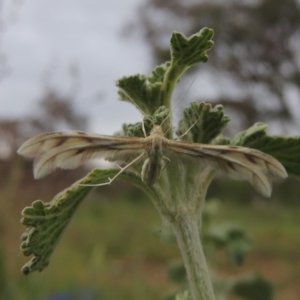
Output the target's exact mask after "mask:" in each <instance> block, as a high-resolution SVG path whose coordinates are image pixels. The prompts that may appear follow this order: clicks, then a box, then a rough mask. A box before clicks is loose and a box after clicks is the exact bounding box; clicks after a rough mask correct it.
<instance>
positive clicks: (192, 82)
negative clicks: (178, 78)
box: [160, 76, 196, 136]
mask: <svg viewBox="0 0 300 300" xmlns="http://www.w3.org/2000/svg"><path fill="white" fill-rule="evenodd" d="M195 80H196V76H195V77H194V78H193V80H192V81H191V83H190V84H189V86H188V88H187V89H186V91H185V92H184V93H183V95H182V96H181V97H180V99H179V100H178V101H177V103H176V104H175V105H174V106H173V107H172V109H171V111H170V112H169V114H168V115H167V116H166V117H165V119H164V120H163V121H162V122H161V124H160V126H162V125H163V123H164V122H165V121H166V120H167V119H168V118H169V117H170V116H171V115H172V114H173V112H174V110H175V109H176V108H177V107H178V105H179V103H180V102H181V101H182V100H183V99H184V98H185V96H186V94H187V93H188V91H189V90H190V89H191V87H192V85H193V84H194V82H195ZM171 128H172V127H171V126H170V128H169V129H168V130H167V131H166V132H165V133H164V136H165V135H166V134H167V133H168V132H169V131H170V130H171Z"/></svg>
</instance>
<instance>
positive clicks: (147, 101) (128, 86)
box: [116, 62, 170, 115]
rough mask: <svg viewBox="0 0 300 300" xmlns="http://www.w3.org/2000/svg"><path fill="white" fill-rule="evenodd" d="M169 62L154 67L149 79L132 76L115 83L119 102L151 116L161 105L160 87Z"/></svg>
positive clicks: (138, 75)
mask: <svg viewBox="0 0 300 300" xmlns="http://www.w3.org/2000/svg"><path fill="white" fill-rule="evenodd" d="M169 66H170V62H167V63H165V64H162V65H160V66H158V67H156V68H155V69H154V70H153V71H152V73H151V75H150V76H149V77H147V76H145V75H140V74H137V75H133V76H128V77H125V76H124V77H122V78H121V79H119V80H118V81H117V83H116V85H117V87H118V88H119V91H118V93H119V96H120V99H121V100H124V101H128V102H130V103H132V104H134V105H136V107H137V108H138V109H139V110H141V111H142V112H143V113H144V114H145V115H152V114H153V113H154V112H155V111H156V110H157V109H158V108H159V107H160V106H162V105H163V101H162V94H161V87H162V84H163V80H164V76H165V73H166V70H167V68H168V67H169Z"/></svg>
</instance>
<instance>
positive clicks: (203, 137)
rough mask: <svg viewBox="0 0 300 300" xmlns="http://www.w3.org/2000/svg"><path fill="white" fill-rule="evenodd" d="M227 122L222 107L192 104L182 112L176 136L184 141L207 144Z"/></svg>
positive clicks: (202, 103) (227, 118) (227, 119)
mask: <svg viewBox="0 0 300 300" xmlns="http://www.w3.org/2000/svg"><path fill="white" fill-rule="evenodd" d="M229 121H230V119H229V117H228V116H227V115H225V112H224V109H223V106H222V105H216V106H215V107H214V108H212V105H211V104H209V103H204V102H201V103H197V102H193V103H191V105H190V107H188V108H186V109H185V110H184V111H183V118H182V119H181V120H180V121H179V125H178V130H177V132H176V134H177V135H178V136H183V137H182V140H184V141H188V142H194V143H204V144H209V143H210V142H211V141H212V140H213V139H214V138H216V137H217V136H218V135H219V134H220V133H221V131H222V130H223V128H224V127H225V126H226V125H227V123H228V122H229Z"/></svg>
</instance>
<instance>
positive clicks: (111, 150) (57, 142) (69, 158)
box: [17, 131, 144, 178]
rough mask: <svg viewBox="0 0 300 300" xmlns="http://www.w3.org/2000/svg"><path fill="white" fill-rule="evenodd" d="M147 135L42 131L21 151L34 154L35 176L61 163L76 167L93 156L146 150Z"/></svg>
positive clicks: (25, 154) (67, 166)
mask: <svg viewBox="0 0 300 300" xmlns="http://www.w3.org/2000/svg"><path fill="white" fill-rule="evenodd" d="M143 142H144V139H143V138H134V137H117V136H105V135H97V134H89V133H85V132H81V131H70V132H48V133H42V134H39V135H37V136H34V137H33V138H31V139H29V140H27V141H26V142H25V143H24V144H23V145H22V146H21V147H20V148H19V150H18V151H17V152H18V154H20V155H23V156H26V157H31V158H34V167H33V170H34V177H35V178H42V177H44V176H46V175H47V174H49V173H51V172H52V171H53V170H54V169H56V168H57V167H59V168H62V169H75V168H77V167H78V166H80V165H82V164H83V163H84V162H85V161H87V160H88V159H92V158H99V157H103V158H108V157H110V156H114V157H122V158H124V157H127V156H132V155H135V156H137V155H139V154H141V153H142V152H143V149H144V146H143Z"/></svg>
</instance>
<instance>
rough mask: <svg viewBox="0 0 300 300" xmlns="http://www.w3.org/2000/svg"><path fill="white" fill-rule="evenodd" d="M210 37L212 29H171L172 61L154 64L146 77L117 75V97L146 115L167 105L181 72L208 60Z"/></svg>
mask: <svg viewBox="0 0 300 300" xmlns="http://www.w3.org/2000/svg"><path fill="white" fill-rule="evenodd" d="M212 37H213V30H212V29H209V28H203V29H202V30H200V31H199V32H198V33H196V34H194V35H192V36H191V37H190V38H186V37H185V36H184V35H183V34H182V33H179V32H174V33H173V34H172V37H171V42H170V51H171V61H170V62H166V63H164V64H162V65H160V66H158V67H156V68H155V69H154V70H153V71H152V73H151V75H150V76H148V77H147V76H145V75H141V74H137V75H133V76H129V77H123V78H121V79H119V80H118V81H117V83H116V85H117V87H118V88H119V95H120V98H121V99H122V100H126V101H129V102H131V103H133V104H134V105H136V106H137V108H138V109H140V110H141V111H142V112H143V113H144V114H146V115H153V114H154V112H155V111H156V110H157V109H159V107H161V106H165V107H166V108H168V109H169V108H170V102H171V95H172V92H173V89H174V87H175V84H176V83H177V81H178V80H179V79H180V77H181V75H182V74H183V73H184V72H185V71H186V70H187V69H188V68H190V67H192V66H193V65H195V64H197V63H199V62H206V61H207V51H208V50H209V49H210V48H211V47H212V46H213V42H212V41H211V39H212Z"/></svg>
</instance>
